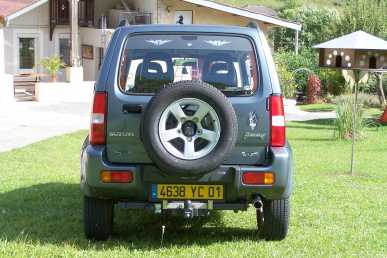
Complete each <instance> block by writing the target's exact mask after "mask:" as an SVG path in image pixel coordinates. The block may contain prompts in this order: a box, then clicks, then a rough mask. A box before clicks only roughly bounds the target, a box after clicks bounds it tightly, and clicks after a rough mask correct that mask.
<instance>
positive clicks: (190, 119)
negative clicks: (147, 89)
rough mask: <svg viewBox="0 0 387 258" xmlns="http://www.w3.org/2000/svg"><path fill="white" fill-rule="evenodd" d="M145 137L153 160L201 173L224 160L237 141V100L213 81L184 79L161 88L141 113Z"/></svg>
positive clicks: (178, 171)
mask: <svg viewBox="0 0 387 258" xmlns="http://www.w3.org/2000/svg"><path fill="white" fill-rule="evenodd" d="M141 130H142V132H141V133H142V141H143V143H144V147H145V149H146V151H147V153H148V155H149V157H150V158H151V159H152V160H153V162H154V163H155V164H156V165H157V166H158V167H159V168H160V169H161V170H162V171H163V172H165V173H167V174H169V175H181V176H189V175H191V176H193V175H199V174H202V173H205V172H208V171H211V170H214V169H215V168H217V167H218V166H220V165H221V164H222V163H223V162H224V160H225V159H226V158H227V156H228V155H229V154H230V152H231V151H232V149H233V148H234V146H235V142H236V138H237V134H238V123H237V118H236V115H235V111H234V108H233V106H232V105H231V103H230V101H229V100H228V99H227V97H226V96H225V95H224V94H223V93H222V92H221V91H219V90H218V89H216V88H215V87H212V86H211V85H209V84H206V83H204V82H199V81H181V82H176V83H172V84H170V85H168V86H166V87H165V88H163V89H161V90H160V91H159V92H158V94H156V95H155V96H154V97H153V98H152V99H151V101H150V102H149V104H148V106H147V108H146V111H145V113H144V116H143V120H142V125H141Z"/></svg>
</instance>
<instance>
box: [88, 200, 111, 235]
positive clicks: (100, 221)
mask: <svg viewBox="0 0 387 258" xmlns="http://www.w3.org/2000/svg"><path fill="white" fill-rule="evenodd" d="M113 206H114V205H113V201H111V200H102V199H96V198H92V197H88V196H85V197H84V201H83V223H84V230H85V235H86V238H87V239H94V240H106V239H108V238H109V237H110V235H111V233H112V227H113Z"/></svg>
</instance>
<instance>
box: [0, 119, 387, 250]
mask: <svg viewBox="0 0 387 258" xmlns="http://www.w3.org/2000/svg"><path fill="white" fill-rule="evenodd" d="M330 123H331V122H329V121H326V120H325V121H324V120H321V121H312V122H303V123H301V122H300V123H290V124H289V130H288V136H289V139H290V142H291V144H292V146H293V149H294V157H295V164H296V173H295V176H294V194H293V196H292V213H291V225H290V232H289V236H288V237H287V238H286V239H285V240H284V241H281V242H265V241H259V240H258V239H257V237H256V231H255V216H254V210H253V209H249V210H248V212H244V213H238V214H234V213H233V212H218V213H215V214H214V215H213V216H212V217H211V218H210V219H207V220H206V221H204V222H206V224H205V225H204V226H203V227H198V226H195V225H194V226H192V224H191V223H185V222H184V221H182V220H180V219H175V218H172V219H171V218H162V219H160V218H159V217H157V216H152V215H149V214H146V213H143V212H129V211H128V210H116V217H117V219H116V223H115V235H114V236H113V238H112V240H109V241H107V242H99V243H94V242H89V241H87V240H85V239H84V237H83V230H82V215H81V214H82V210H81V200H82V197H81V193H80V189H79V184H78V181H79V173H78V166H79V149H80V145H81V142H82V139H83V138H84V136H85V132H79V133H75V134H70V135H65V136H62V137H57V138H53V139H50V140H47V141H44V142H41V143H37V144H33V145H30V146H28V147H25V148H22V149H19V150H14V151H10V152H5V153H0V171H1V172H0V175H1V181H0V184H1V186H0V257H54V256H55V257H58V256H65V257H97V256H98V257H129V256H131V257H133V256H139V257H140V256H141V257H159V256H178V257H269V256H276V257H302V256H305V257H386V256H387V245H386V243H387V210H386V209H387V146H386V144H387V130H386V127H384V128H383V127H381V128H379V129H375V128H374V129H370V130H368V131H367V133H366V134H367V138H366V139H365V140H363V141H361V142H360V143H359V144H358V146H357V157H358V161H357V163H356V173H357V175H356V176H353V177H350V176H348V175H347V174H346V173H347V171H348V169H349V157H350V156H349V152H350V143H349V142H345V141H335V140H333V139H332V134H333V131H332V128H331V127H330V125H329V124H330ZM195 223H197V221H195ZM195 223H194V224H195ZM161 225H166V233H165V239H164V243H163V246H162V247H160V227H161Z"/></svg>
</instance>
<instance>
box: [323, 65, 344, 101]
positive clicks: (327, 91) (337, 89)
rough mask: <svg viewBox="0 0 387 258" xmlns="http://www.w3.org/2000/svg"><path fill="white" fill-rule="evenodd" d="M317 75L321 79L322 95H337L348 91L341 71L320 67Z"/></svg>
mask: <svg viewBox="0 0 387 258" xmlns="http://www.w3.org/2000/svg"><path fill="white" fill-rule="evenodd" d="M319 76H320V79H321V84H322V93H323V95H334V96H338V95H341V94H344V93H350V88H349V87H347V86H346V84H345V79H344V77H343V75H342V74H341V71H339V70H334V69H320V71H319Z"/></svg>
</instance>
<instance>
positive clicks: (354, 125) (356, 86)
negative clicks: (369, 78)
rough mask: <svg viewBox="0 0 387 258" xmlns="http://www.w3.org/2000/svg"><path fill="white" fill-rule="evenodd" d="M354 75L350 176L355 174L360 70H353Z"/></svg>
mask: <svg viewBox="0 0 387 258" xmlns="http://www.w3.org/2000/svg"><path fill="white" fill-rule="evenodd" d="M353 73H354V75H355V78H354V79H355V83H354V87H355V98H354V99H353V114H352V153H351V176H353V175H354V174H355V172H354V170H355V142H356V120H357V95H358V86H359V80H360V71H359V70H354V71H353Z"/></svg>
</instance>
